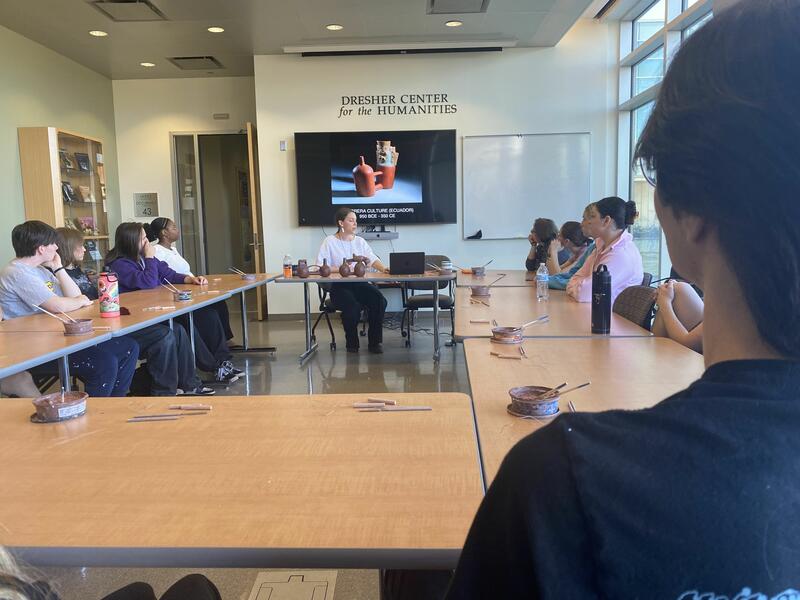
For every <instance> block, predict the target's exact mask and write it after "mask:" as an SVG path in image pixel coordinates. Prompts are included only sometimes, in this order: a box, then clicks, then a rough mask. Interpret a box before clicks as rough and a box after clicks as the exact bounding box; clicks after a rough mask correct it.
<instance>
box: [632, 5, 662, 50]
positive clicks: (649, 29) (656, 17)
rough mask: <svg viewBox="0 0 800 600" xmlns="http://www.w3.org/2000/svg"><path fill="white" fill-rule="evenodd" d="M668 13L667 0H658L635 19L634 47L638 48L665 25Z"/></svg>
mask: <svg viewBox="0 0 800 600" xmlns="http://www.w3.org/2000/svg"><path fill="white" fill-rule="evenodd" d="M666 14H667V4H666V1H665V0H658V2H656V3H654V4H653V5H651V6H650V8H648V9H647V10H646V11H644V12H643V13H642V14H641V15H639V16H638V17H636V18H635V19H634V20H633V49H634V50H636V48H638V47H639V46H641V45H642V43H643V42H645V41H646V40H648V39H650V38H651V37H652V36H653V34H654V33H656V32H657V31H658V30H659V29H661V28H662V27H664V20H665V18H666Z"/></svg>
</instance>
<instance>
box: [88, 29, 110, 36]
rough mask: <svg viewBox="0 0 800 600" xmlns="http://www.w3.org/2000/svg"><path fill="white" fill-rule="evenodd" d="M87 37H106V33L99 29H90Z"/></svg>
mask: <svg viewBox="0 0 800 600" xmlns="http://www.w3.org/2000/svg"><path fill="white" fill-rule="evenodd" d="M89 35H93V36H94V37H106V36H107V35H108V33H106V32H105V31H100V30H99V29H92V30H91V31H90V32H89Z"/></svg>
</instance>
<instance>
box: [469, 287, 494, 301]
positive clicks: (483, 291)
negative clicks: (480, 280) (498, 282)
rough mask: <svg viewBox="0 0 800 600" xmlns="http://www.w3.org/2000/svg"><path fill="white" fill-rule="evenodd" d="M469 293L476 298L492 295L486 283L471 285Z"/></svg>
mask: <svg viewBox="0 0 800 600" xmlns="http://www.w3.org/2000/svg"><path fill="white" fill-rule="evenodd" d="M470 293H471V294H472V295H473V296H477V297H478V298H487V297H489V296H491V295H492V291H491V289H490V288H489V286H488V285H473V286H472V288H471V292H470Z"/></svg>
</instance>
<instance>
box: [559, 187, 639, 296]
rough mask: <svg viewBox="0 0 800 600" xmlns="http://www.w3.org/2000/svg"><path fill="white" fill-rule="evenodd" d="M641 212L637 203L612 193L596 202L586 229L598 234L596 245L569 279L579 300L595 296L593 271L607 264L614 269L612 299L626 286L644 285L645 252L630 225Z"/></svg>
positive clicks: (595, 235)
mask: <svg viewBox="0 0 800 600" xmlns="http://www.w3.org/2000/svg"><path fill="white" fill-rule="evenodd" d="M637 215H638V213H637V212H636V203H635V202H633V201H632V200H629V201H628V202H625V201H624V200H623V199H622V198H617V197H616V196H609V197H608V198H603V199H602V200H599V201H598V202H595V203H594V204H593V205H592V206H591V208H590V209H589V213H588V215H587V219H586V233H587V234H588V235H589V236H591V237H593V238H594V241H595V248H594V250H592V253H591V254H590V255H589V256H588V258H587V259H586V262H585V263H583V266H582V267H581V268H580V269H578V271H577V272H576V273H575V274H574V275H573V276H572V278H571V279H570V280H569V283H567V294H569V295H570V296H571V297H572V298H574V299H575V300H577V301H578V302H589V301H590V300H591V299H592V273H594V272H595V271H596V270H597V267H599V266H600V265H606V267H607V268H608V270H609V272H610V273H611V303H612V304H613V303H614V300H615V299H616V298H617V295H619V293H620V292H621V291H622V290H624V289H625V288H626V287H630V286H632V285H641V283H642V279H643V278H644V268H643V267H642V255H641V254H639V249H638V248H637V247H636V245H635V244H634V243H633V236H632V235H631V234H630V233H628V231H626V228H627V227H629V226H630V225H633V222H634V221H635V220H636V217H637Z"/></svg>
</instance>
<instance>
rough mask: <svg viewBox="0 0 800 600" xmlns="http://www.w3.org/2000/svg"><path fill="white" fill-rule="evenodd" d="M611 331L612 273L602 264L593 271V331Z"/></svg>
mask: <svg viewBox="0 0 800 600" xmlns="http://www.w3.org/2000/svg"><path fill="white" fill-rule="evenodd" d="M610 332H611V273H609V272H608V267H606V266H605V265H600V266H599V267H597V270H596V271H595V272H594V273H592V333H610Z"/></svg>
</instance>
